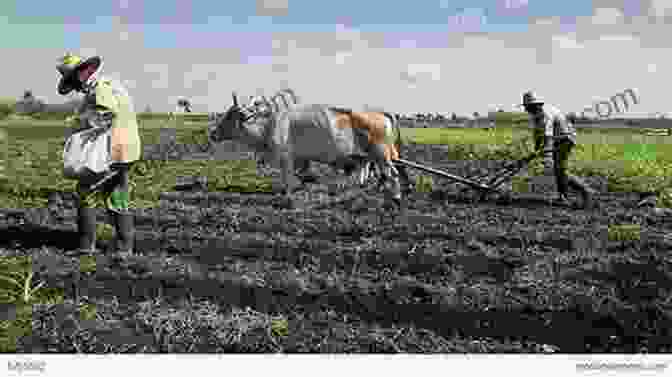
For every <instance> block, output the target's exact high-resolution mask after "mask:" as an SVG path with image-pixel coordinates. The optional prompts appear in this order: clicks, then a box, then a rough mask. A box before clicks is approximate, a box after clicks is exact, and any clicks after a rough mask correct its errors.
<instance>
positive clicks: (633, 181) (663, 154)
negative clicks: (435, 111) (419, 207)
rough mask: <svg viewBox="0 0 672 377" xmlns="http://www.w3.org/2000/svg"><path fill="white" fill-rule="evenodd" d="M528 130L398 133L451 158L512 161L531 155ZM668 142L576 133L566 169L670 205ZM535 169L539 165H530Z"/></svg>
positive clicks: (625, 133) (630, 133) (626, 133)
mask: <svg viewBox="0 0 672 377" xmlns="http://www.w3.org/2000/svg"><path fill="white" fill-rule="evenodd" d="M530 133H531V130H529V129H525V128H516V127H501V126H498V127H497V128H496V129H493V130H485V129H431V128H417V129H404V130H403V133H402V135H403V137H404V138H406V139H409V140H412V141H414V142H416V143H421V144H446V145H449V146H451V147H452V148H450V150H449V151H448V153H449V154H450V155H451V157H452V158H456V159H472V160H482V159H517V158H520V157H522V156H523V155H525V154H527V153H529V152H531V151H532V148H533V145H532V141H531V138H530V137H529V136H530ZM670 141H672V138H666V137H661V136H649V135H643V134H641V133H640V132H638V130H631V129H630V130H628V129H626V130H623V129H618V130H616V129H614V130H608V129H599V130H598V129H580V130H578V142H579V144H578V145H577V147H576V148H575V150H574V152H573V153H572V156H571V157H570V171H571V172H573V173H575V174H578V175H584V176H585V175H597V176H602V177H605V178H607V180H608V186H609V189H610V190H612V191H634V192H649V191H653V192H658V193H659V197H660V198H661V199H663V204H664V205H667V206H669V205H671V204H672V192H670V190H669V189H668V187H670V186H671V185H670V184H671V183H672V146H671V145H670ZM531 169H532V172H533V173H538V172H539V171H540V164H539V161H536V163H533V164H532V165H531Z"/></svg>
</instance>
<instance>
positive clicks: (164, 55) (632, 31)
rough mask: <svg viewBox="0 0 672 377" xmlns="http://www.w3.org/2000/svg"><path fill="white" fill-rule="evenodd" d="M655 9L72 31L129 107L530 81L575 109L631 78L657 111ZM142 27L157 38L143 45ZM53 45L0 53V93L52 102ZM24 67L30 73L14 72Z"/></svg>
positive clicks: (467, 100)
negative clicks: (513, 26)
mask: <svg viewBox="0 0 672 377" xmlns="http://www.w3.org/2000/svg"><path fill="white" fill-rule="evenodd" d="M530 4H532V3H530ZM500 5H501V3H500ZM505 5H507V4H503V5H501V6H502V7H503V6H505ZM509 5H515V4H509ZM128 6H129V7H131V8H132V7H133V6H136V4H135V3H134V2H129V3H128ZM656 7H660V5H652V6H650V4H648V3H646V4H644V5H640V3H639V2H634V3H633V2H629V1H626V0H622V1H602V0H596V1H595V9H594V12H592V13H591V14H587V15H586V16H585V17H576V18H575V17H565V16H562V17H560V16H555V17H544V18H540V17H537V18H531V19H530V24H529V25H528V26H527V30H526V31H522V32H510V33H509V32H506V33H500V32H487V30H482V29H484V28H485V29H487V27H489V25H487V24H483V23H484V21H488V20H484V19H483V18H479V17H480V16H481V15H485V13H486V12H485V11H483V10H478V9H476V10H469V9H467V10H464V11H463V12H462V14H463V15H466V16H465V17H467V16H469V15H470V16H471V17H472V19H474V20H476V21H475V22H474V23H475V24H478V22H480V23H481V26H478V30H476V29H477V28H476V27H471V29H470V28H462V29H461V30H460V29H459V28H454V27H451V26H450V25H449V22H450V19H448V18H446V25H445V26H446V28H447V29H449V32H424V31H423V32H420V31H416V32H407V31H401V30H400V31H397V32H394V33H383V32H373V31H364V30H362V29H358V28H356V27H352V26H347V25H344V24H339V25H334V26H333V27H332V29H331V30H325V29H324V28H322V29H320V30H315V31H311V32H306V31H300V30H297V31H283V32H275V33H271V32H269V31H261V30H255V31H246V32H245V31H229V32H224V31H221V32H220V31H211V32H209V33H201V32H200V31H197V30H194V28H192V27H191V26H189V25H177V24H170V25H149V26H144V25H140V24H137V23H133V22H126V21H125V20H124V19H123V17H121V16H119V15H117V16H118V17H115V18H112V17H106V18H101V19H100V20H99V25H100V24H101V23H102V24H104V25H106V26H109V28H107V30H102V31H97V32H87V33H82V32H81V31H80V32H77V33H79V34H78V37H79V44H78V48H77V49H74V50H73V52H76V53H80V54H82V55H86V56H90V55H94V54H99V55H101V56H102V57H103V59H104V63H105V66H104V73H105V74H106V75H108V76H113V77H115V78H117V77H118V78H119V79H121V80H124V81H125V82H126V84H127V86H128V88H129V91H130V92H131V94H132V95H133V97H134V100H135V103H136V107H137V108H139V109H143V108H144V107H145V106H147V105H150V106H151V107H152V108H153V109H154V110H157V111H171V110H173V109H174V106H175V101H176V100H177V98H179V97H181V96H184V97H187V98H189V99H190V100H191V101H192V103H193V104H194V109H195V111H222V110H223V109H224V108H226V107H227V106H228V105H229V104H230V101H231V92H232V91H236V92H238V93H239V95H240V96H241V97H245V96H247V95H254V94H257V93H259V92H261V94H267V95H268V94H271V93H273V92H274V91H276V90H278V89H279V88H281V87H291V88H292V89H294V90H296V93H297V95H298V96H299V97H300V98H301V100H302V101H303V102H315V103H331V104H334V105H340V106H344V107H353V108H361V107H362V106H364V105H369V106H371V105H373V104H375V105H376V106H377V107H380V108H384V109H388V110H389V111H394V112H444V113H450V112H456V113H458V114H470V113H473V112H474V111H478V112H479V113H486V112H487V110H488V106H489V104H510V103H511V104H512V103H517V102H519V101H520V96H521V93H522V92H523V91H525V90H529V89H532V90H535V91H537V92H539V93H540V95H543V96H544V97H546V98H548V99H549V101H552V102H553V103H554V104H556V105H557V106H558V107H559V108H560V109H561V110H563V111H578V110H580V109H582V108H584V107H585V106H589V105H591V103H592V102H591V101H593V100H601V99H605V98H610V97H611V96H612V95H614V94H615V93H617V92H621V91H623V90H624V89H626V88H637V89H638V94H640V95H641V98H642V101H641V103H640V104H638V105H637V107H636V109H637V111H640V109H641V111H643V112H648V111H651V112H654V111H667V107H668V106H669V105H668V104H667V103H666V99H667V93H666V92H664V85H660V83H661V82H662V81H661V79H662V80H664V78H665V77H667V76H669V74H670V73H672V72H670V71H671V70H672V69H671V68H670V67H672V49H671V48H670V47H672V41H670V39H669V38H668V37H667V35H668V34H669V33H668V31H669V27H667V26H666V25H665V24H663V23H660V22H658V23H650V22H648V21H649V20H650V17H653V16H652V15H651V14H650V12H653V11H652V9H658V8H656ZM129 12H130V11H129ZM656 12H657V13H658V14H660V12H658V11H656ZM656 12H654V13H656ZM664 14H665V12H663V15H664ZM467 19H468V18H464V19H463V20H467ZM479 20H480V21H479ZM488 22H490V21H488ZM463 23H464V21H463ZM69 28H72V29H73V30H74V29H75V27H74V26H72V25H69ZM222 29H223V30H226V28H225V27H222ZM470 31H479V33H471V32H470ZM75 32H76V31H75ZM154 35H160V36H161V37H162V41H163V42H164V44H165V45H166V46H167V47H166V48H148V47H147V45H148V42H147V41H149V40H150V38H152V36H154ZM166 41H174V44H175V46H177V47H172V48H171V47H170V44H169V43H167V42H166ZM64 52H65V50H64V49H61V48H55V49H30V48H22V49H15V50H9V49H8V50H2V51H0V53H2V54H3V56H4V55H5V53H6V54H8V55H7V56H18V57H20V58H19V59H17V61H16V62H11V61H10V62H5V64H6V65H7V68H6V69H5V70H3V71H2V72H0V81H1V82H3V91H2V93H0V95H2V96H14V97H18V96H20V95H21V94H22V93H23V90H25V89H32V90H33V92H34V93H35V95H36V96H38V97H41V98H45V99H46V100H47V101H49V102H62V101H64V100H65V98H63V97H60V96H58V95H57V94H56V85H57V82H58V78H59V76H58V73H57V72H56V69H55V64H56V63H55V62H56V59H57V58H58V57H60V56H62V55H63V53H64ZM540 63H541V64H540ZM24 70H25V71H29V72H31V74H30V75H17V74H16V73H17V72H23V71H24Z"/></svg>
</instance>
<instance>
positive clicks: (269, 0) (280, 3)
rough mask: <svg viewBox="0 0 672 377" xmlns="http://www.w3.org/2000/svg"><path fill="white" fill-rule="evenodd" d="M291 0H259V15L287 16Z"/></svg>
mask: <svg viewBox="0 0 672 377" xmlns="http://www.w3.org/2000/svg"><path fill="white" fill-rule="evenodd" d="M288 11H289V0H257V13H256V14H257V16H273V17H278V16H286V15H287V13H288Z"/></svg>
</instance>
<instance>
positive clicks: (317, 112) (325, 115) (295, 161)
mask: <svg viewBox="0 0 672 377" xmlns="http://www.w3.org/2000/svg"><path fill="white" fill-rule="evenodd" d="M278 110H279V111H277V112H270V113H268V112H263V111H261V110H260V107H259V106H257V105H254V104H252V106H246V107H241V106H239V105H238V99H237V97H236V95H235V93H234V94H233V105H231V107H230V108H229V109H228V110H227V111H226V112H225V113H224V114H223V115H222V116H220V117H218V118H217V119H216V120H214V121H211V122H210V123H209V125H208V134H209V137H210V140H211V141H212V142H213V143H221V142H222V141H224V140H238V141H240V142H242V143H244V144H246V145H248V146H250V147H252V148H253V149H254V150H256V151H259V152H262V153H264V154H267V155H269V156H271V158H272V159H273V160H274V161H277V162H279V164H280V169H281V179H282V186H283V191H284V193H285V195H286V198H287V199H289V195H290V194H291V193H292V192H293V191H294V188H295V187H294V186H295V182H294V178H295V177H294V167H295V166H297V167H301V168H303V169H307V167H308V166H309V164H310V161H316V162H321V163H325V164H329V165H331V166H332V167H335V168H340V169H343V170H345V171H349V172H352V171H353V170H354V169H355V168H357V167H360V168H361V169H362V170H364V169H368V165H367V164H366V162H367V161H370V162H373V163H375V164H376V165H377V166H378V167H379V170H380V171H381V174H382V179H383V180H384V181H388V180H389V181H391V183H392V187H391V188H390V193H391V194H392V198H393V200H394V201H395V203H397V204H400V202H401V184H400V182H399V173H401V175H402V178H403V179H404V181H405V184H406V186H407V187H408V186H410V179H409V177H408V174H407V173H406V170H405V169H404V168H403V167H399V170H397V168H395V166H394V164H393V161H394V160H396V159H398V158H399V148H400V147H401V133H400V130H399V126H398V124H397V122H396V120H395V118H394V116H393V115H391V114H388V113H384V112H355V111H351V110H348V109H343V108H337V107H333V106H329V105H323V104H294V105H293V106H290V107H289V108H286V109H278ZM395 131H396V135H395ZM395 136H396V144H395ZM366 175H368V173H366V174H360V183H364V182H363V181H362V177H365V176H366Z"/></svg>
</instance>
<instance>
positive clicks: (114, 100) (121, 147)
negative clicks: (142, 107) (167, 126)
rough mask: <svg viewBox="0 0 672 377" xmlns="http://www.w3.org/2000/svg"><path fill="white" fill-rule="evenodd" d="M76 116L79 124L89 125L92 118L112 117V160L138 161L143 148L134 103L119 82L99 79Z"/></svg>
mask: <svg viewBox="0 0 672 377" xmlns="http://www.w3.org/2000/svg"><path fill="white" fill-rule="evenodd" d="M79 113H80V119H81V120H82V121H89V122H90V120H91V117H92V116H93V117H102V116H103V115H112V125H111V154H112V160H113V161H114V162H125V163H128V162H133V161H137V160H139V159H140V157H141V155H142V144H141V141H140V133H139V130H138V120H137V118H136V115H135V109H134V107H133V101H132V100H131V97H130V96H129V95H128V92H127V91H126V89H125V88H124V87H123V86H122V85H121V83H120V82H119V81H117V80H111V79H107V78H104V77H101V78H99V79H98V81H97V83H96V84H95V87H94V88H93V90H92V91H91V92H90V93H89V94H87V96H86V97H85V98H84V103H83V104H82V106H81V107H80V109H79Z"/></svg>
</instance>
